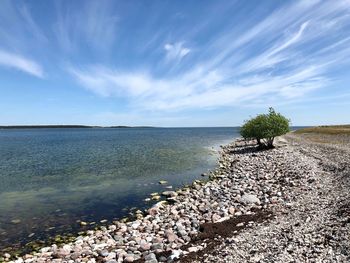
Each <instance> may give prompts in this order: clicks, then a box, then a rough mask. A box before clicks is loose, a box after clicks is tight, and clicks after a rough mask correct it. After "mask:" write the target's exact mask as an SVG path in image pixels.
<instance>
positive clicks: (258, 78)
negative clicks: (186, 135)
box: [69, 1, 350, 111]
mask: <svg viewBox="0 0 350 263" xmlns="http://www.w3.org/2000/svg"><path fill="white" fill-rule="evenodd" d="M253 22H254V25H246V27H247V30H246V31H242V30H240V29H239V26H240V25H236V24H228V25H227V27H224V28H223V29H222V31H221V32H218V33H217V34H216V35H215V37H214V38H213V40H212V41H210V42H208V44H206V45H202V46H201V49H200V50H199V49H198V50H197V47H196V52H195V53H196V54H194V53H191V56H188V54H189V53H190V52H191V50H190V49H189V48H188V47H186V46H185V45H184V43H185V42H181V41H178V42H174V43H167V44H165V45H164V46H163V48H164V50H165V52H166V59H167V61H174V60H175V61H179V60H181V59H182V58H184V57H185V56H188V58H186V60H183V61H182V63H180V64H178V65H177V68H176V70H177V71H174V70H173V67H168V72H166V70H164V71H165V74H158V73H157V72H155V71H154V70H153V68H152V65H150V66H149V67H147V66H144V67H142V68H141V69H140V68H135V69H134V70H128V71H126V70H120V69H118V68H117V67H106V66H101V65H96V64H95V65H85V66H81V65H79V66H72V67H70V68H69V72H70V73H71V74H72V75H73V76H74V77H75V79H76V80H77V81H79V83H80V84H81V85H82V86H84V87H86V88H87V89H89V90H91V91H93V92H94V93H96V94H98V95H102V96H107V97H110V96H112V97H113V96H116V97H121V98H125V99H126V100H128V102H129V103H130V104H131V105H133V106H134V107H135V108H140V109H147V110H160V109H161V110H169V111H170V110H172V111H174V110H176V111H177V110H182V109H189V108H196V109H199V108H201V109H202V108H218V107H227V106H233V105H235V106H237V105H247V104H259V103H261V102H262V101H264V100H265V101H267V103H268V102H271V99H270V98H272V97H273V98H274V101H284V102H288V101H293V100H297V99H300V98H305V97H306V95H307V94H310V93H312V92H314V91H315V90H318V89H322V88H326V87H328V86H329V85H330V83H331V82H332V79H331V78H330V77H329V73H330V72H332V71H334V70H336V69H337V68H338V67H339V66H341V65H342V64H344V63H347V61H346V60H344V57H347V56H349V55H350V49H349V48H348V44H349V42H350V39H349V38H348V37H347V36H346V35H344V34H341V33H339V32H341V29H344V30H346V28H348V27H349V26H350V9H349V2H345V1H334V2H328V1H327V2H320V1H307V2H305V1H296V2H291V3H289V4H286V5H284V6H283V7H281V8H279V9H276V10H274V11H273V12H272V13H270V14H269V15H267V16H265V17H260V18H259V19H258V20H254V21H253ZM320 28H321V29H322V30H320ZM339 29H340V30H339ZM201 30H206V28H205V27H202V28H201ZM196 34H197V33H196ZM203 35H204V34H203ZM187 37H188V38H191V36H190V35H188V36H187ZM194 41H195V40H194V39H190V42H191V43H193V42H194ZM186 43H187V41H186ZM326 51H327V52H326ZM185 62H186V63H185ZM164 68H167V67H164ZM167 73H168V74H167Z"/></svg>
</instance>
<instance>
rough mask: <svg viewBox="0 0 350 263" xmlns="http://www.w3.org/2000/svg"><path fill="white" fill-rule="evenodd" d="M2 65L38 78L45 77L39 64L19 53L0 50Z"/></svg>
mask: <svg viewBox="0 0 350 263" xmlns="http://www.w3.org/2000/svg"><path fill="white" fill-rule="evenodd" d="M0 65H1V66H4V67H7V68H14V69H17V70H20V71H23V72H25V73H28V74H31V75H33V76H36V77H38V78H43V77H44V72H43V69H42V68H41V66H40V65H39V64H37V63H36V62H35V61H33V60H30V59H28V58H25V57H22V56H20V55H18V54H14V53H10V52H6V51H2V50H0Z"/></svg>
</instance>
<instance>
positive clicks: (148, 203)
mask: <svg viewBox="0 0 350 263" xmlns="http://www.w3.org/2000/svg"><path fill="white" fill-rule="evenodd" d="M234 139H235V138H234ZM228 141H230V142H232V140H225V141H220V142H218V143H215V144H213V145H209V146H207V147H204V150H205V151H208V156H207V158H208V160H209V159H212V162H213V165H212V167H211V168H208V169H207V170H203V171H202V172H198V171H197V172H196V175H195V176H193V177H194V178H193V179H191V180H190V181H188V182H185V183H182V184H181V185H180V186H175V188H174V189H176V190H179V189H182V188H186V187H188V186H190V185H191V184H192V183H193V182H199V181H203V180H204V179H207V176H204V175H206V174H208V173H210V171H212V170H215V169H216V167H217V166H218V159H219V158H220V154H221V153H220V150H221V146H222V145H223V144H224V143H226V142H228ZM159 179H161V178H159ZM159 179H158V180H159ZM165 179H166V178H165ZM162 180H163V179H161V181H162ZM166 180H168V179H166ZM150 184H153V185H159V187H158V188H159V189H158V191H157V196H159V197H160V198H159V199H160V200H159V201H160V202H164V201H165V199H166V197H165V196H164V195H162V192H166V191H167V190H169V191H173V184H169V183H168V182H167V181H166V184H160V183H159V182H158V181H155V182H151V183H150ZM153 194H154V193H153ZM157 196H156V197H157ZM144 197H145V198H144V199H142V200H143V202H144V204H143V205H142V206H136V207H135V206H132V207H128V208H129V209H127V208H125V209H124V208H123V209H122V210H123V211H124V212H123V215H121V216H120V217H117V218H114V219H113V220H112V219H111V220H108V221H107V220H106V219H103V220H101V222H100V220H98V221H94V222H92V221H91V222H92V224H90V222H85V220H84V219H81V220H78V221H79V222H78V221H77V222H78V223H77V224H78V225H79V226H80V230H79V229H77V231H74V232H62V233H56V234H52V235H51V236H50V237H48V238H47V239H40V237H39V239H38V240H32V241H28V243H26V245H25V246H22V247H21V248H19V247H18V246H15V247H12V245H10V244H9V245H8V247H5V248H3V249H2V250H0V262H2V260H5V259H7V258H6V257H5V256H4V255H5V254H6V255H7V256H8V254H10V255H11V259H15V258H17V257H20V256H24V255H25V254H27V253H31V254H32V253H36V252H38V251H40V249H41V248H43V247H47V246H51V245H52V244H55V243H57V245H62V244H65V243H70V242H72V241H74V240H75V238H76V237H78V236H79V233H83V232H84V233H85V234H86V232H87V231H89V230H96V229H99V228H101V227H102V228H103V227H106V226H108V225H109V224H112V222H116V221H120V222H127V221H128V222H129V221H131V220H134V219H136V218H137V217H139V215H140V214H145V212H146V211H147V210H148V209H149V208H151V207H152V206H154V205H155V204H157V203H160V202H159V201H158V202H157V201H155V200H156V198H155V199H152V197H153V196H152V193H151V192H149V193H147V192H146V193H145V195H144ZM142 200H141V201H142ZM138 212H139V213H138ZM141 212H142V213H141ZM13 224H14V223H13ZM31 235H33V234H31ZM35 236H37V235H35Z"/></svg>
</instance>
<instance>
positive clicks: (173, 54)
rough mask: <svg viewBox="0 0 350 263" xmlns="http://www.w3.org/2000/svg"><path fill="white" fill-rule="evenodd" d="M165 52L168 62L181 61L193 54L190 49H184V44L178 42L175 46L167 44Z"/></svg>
mask: <svg viewBox="0 0 350 263" xmlns="http://www.w3.org/2000/svg"><path fill="white" fill-rule="evenodd" d="M164 50H165V51H166V59H167V60H181V59H182V58H183V57H185V56H186V55H187V54H188V53H190V52H191V50H190V49H189V48H186V47H184V43H183V42H177V43H174V44H170V43H167V44H165V45H164Z"/></svg>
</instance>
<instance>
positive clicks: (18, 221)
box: [0, 128, 238, 248]
mask: <svg viewBox="0 0 350 263" xmlns="http://www.w3.org/2000/svg"><path fill="white" fill-rule="evenodd" d="M237 136H238V129H237V128H169V129H168V128H164V129H163V128H159V129H158V128H132V129H128V128H126V129H103V128H96V129H23V130H0V248H4V247H6V246H9V245H11V246H14V245H17V246H23V245H24V244H25V243H27V242H29V241H32V240H38V239H41V240H46V239H47V238H48V236H52V235H55V234H63V233H69V232H73V233H74V232H77V231H80V230H81V227H80V224H79V223H77V220H83V221H87V222H99V221H100V220H102V219H107V220H109V221H111V220H113V219H115V218H120V217H122V216H124V215H126V214H127V213H128V211H130V208H131V207H135V206H137V207H141V208H144V207H147V206H150V205H151V204H150V203H146V202H144V201H143V200H144V199H145V198H146V197H148V196H149V194H150V193H152V192H155V191H162V190H164V189H165V186H162V185H159V184H158V181H159V180H167V181H168V182H169V185H172V186H173V187H174V188H176V187H180V186H182V185H184V184H186V183H189V182H191V181H193V180H194V179H197V178H199V177H200V174H201V173H203V172H206V171H207V170H208V169H212V168H213V167H214V166H215V163H216V158H217V152H216V151H215V150H214V149H217V148H218V145H220V144H224V143H226V142H228V141H232V139H233V138H235V137H237ZM11 221H12V222H11ZM91 227H92V226H91ZM33 234H34V235H33Z"/></svg>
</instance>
